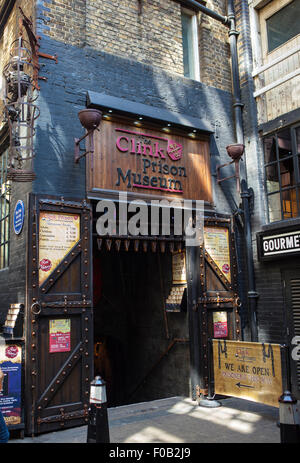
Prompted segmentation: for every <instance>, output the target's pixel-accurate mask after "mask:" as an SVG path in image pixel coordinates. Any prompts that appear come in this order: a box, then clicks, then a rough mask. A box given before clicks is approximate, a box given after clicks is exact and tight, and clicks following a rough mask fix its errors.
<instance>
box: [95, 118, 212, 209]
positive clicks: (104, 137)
mask: <svg viewBox="0 0 300 463" xmlns="http://www.w3.org/2000/svg"><path fill="white" fill-rule="evenodd" d="M168 130H169V129H168ZM193 135H194V136H193V137H191V136H189V135H188V134H187V133H186V134H185V135H183V134H181V135H180V134H175V133H172V134H171V133H169V132H166V131H162V130H158V129H154V128H153V127H152V128H151V127H147V125H145V124H144V122H143V126H142V127H141V126H139V125H132V123H131V122H129V121H128V122H124V123H123V122H120V121H112V120H103V121H102V122H101V135H100V132H98V131H95V133H94V155H93V158H91V157H87V190H88V191H90V192H92V191H93V190H95V191H98V190H99V189H101V190H110V191H111V190H114V191H126V192H127V193H132V194H133V195H137V194H147V195H155V196H160V197H163V196H165V197H172V198H173V197H177V198H187V199H195V200H196V199H203V200H204V201H208V202H211V201H212V187H211V175H210V155H209V143H208V140H200V139H198V136H196V135H195V134H193ZM104 172H105V173H106V174H105V175H103V173H104Z"/></svg>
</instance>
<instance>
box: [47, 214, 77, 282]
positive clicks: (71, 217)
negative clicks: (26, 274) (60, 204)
mask: <svg viewBox="0 0 300 463" xmlns="http://www.w3.org/2000/svg"><path fill="white" fill-rule="evenodd" d="M39 226H40V228H39V284H40V285H41V284H42V283H44V281H45V280H46V279H47V278H48V276H49V275H50V274H51V273H52V272H53V270H55V268H56V267H57V266H58V265H59V264H60V262H61V261H62V260H63V259H64V257H65V256H66V255H67V254H68V253H69V252H70V251H71V249H72V248H73V247H74V246H75V245H76V244H77V243H78V241H79V239H80V216H79V215H76V214H64V213H60V212H45V211H41V212H40V222H39Z"/></svg>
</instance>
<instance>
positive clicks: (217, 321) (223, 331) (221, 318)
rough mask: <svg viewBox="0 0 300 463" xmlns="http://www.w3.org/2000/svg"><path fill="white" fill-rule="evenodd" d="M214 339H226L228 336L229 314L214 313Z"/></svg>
mask: <svg viewBox="0 0 300 463" xmlns="http://www.w3.org/2000/svg"><path fill="white" fill-rule="evenodd" d="M213 324H214V338H226V337H227V335H228V325H227V312H213Z"/></svg>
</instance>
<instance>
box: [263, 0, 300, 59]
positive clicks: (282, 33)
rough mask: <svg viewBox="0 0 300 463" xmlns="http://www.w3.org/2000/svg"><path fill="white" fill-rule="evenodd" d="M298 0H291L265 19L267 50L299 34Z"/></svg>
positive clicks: (299, 7)
mask: <svg viewBox="0 0 300 463" xmlns="http://www.w3.org/2000/svg"><path fill="white" fill-rule="evenodd" d="M299 18H300V0H293V1H292V2H290V3H289V4H288V5H286V6H285V7H284V8H282V9H281V10H279V11H277V12H276V13H275V14H273V15H272V16H270V17H269V18H267V19H266V28H267V38H268V51H269V52H271V51H273V50H274V49H275V48H277V47H279V46H281V45H283V44H284V43H285V42H287V41H288V40H290V39H291V38H293V37H295V36H296V35H298V34H300V20H299Z"/></svg>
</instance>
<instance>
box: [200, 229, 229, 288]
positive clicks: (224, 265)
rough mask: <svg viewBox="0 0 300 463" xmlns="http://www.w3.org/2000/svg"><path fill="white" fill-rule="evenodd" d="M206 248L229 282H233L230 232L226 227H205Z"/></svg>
mask: <svg viewBox="0 0 300 463" xmlns="http://www.w3.org/2000/svg"><path fill="white" fill-rule="evenodd" d="M204 247H205V250H206V251H207V252H208V253H209V255H210V256H211V258H212V259H213V260H214V261H215V263H216V264H217V266H218V267H219V269H220V270H221V272H222V273H223V275H225V277H226V278H227V280H228V281H229V282H230V281H231V274H230V273H231V268H230V251H229V231H228V228H225V227H205V228H204Z"/></svg>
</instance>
